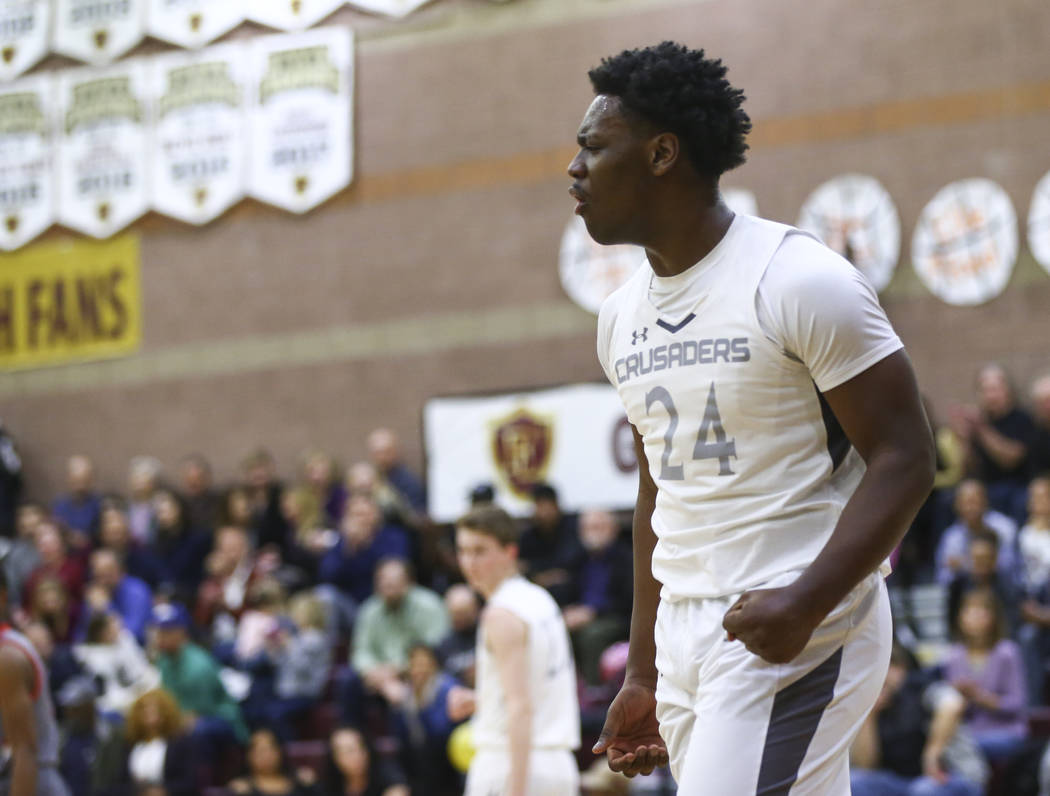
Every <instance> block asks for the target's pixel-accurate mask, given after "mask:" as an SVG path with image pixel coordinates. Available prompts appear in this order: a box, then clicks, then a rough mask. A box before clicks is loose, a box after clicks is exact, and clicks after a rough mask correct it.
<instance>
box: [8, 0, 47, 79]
mask: <svg viewBox="0 0 1050 796" xmlns="http://www.w3.org/2000/svg"><path fill="white" fill-rule="evenodd" d="M50 24H51V2H50V0H0V82H7V81H8V80H13V79H14V78H16V77H18V75H20V74H22V73H23V72H24V71H26V70H27V69H28V68H29V67H31V66H32V65H33V64H35V63H36V62H37V61H39V60H40V59H41V58H43V57H44V54H45V53H46V52H47V44H48V34H49V29H48V28H49V26H50Z"/></svg>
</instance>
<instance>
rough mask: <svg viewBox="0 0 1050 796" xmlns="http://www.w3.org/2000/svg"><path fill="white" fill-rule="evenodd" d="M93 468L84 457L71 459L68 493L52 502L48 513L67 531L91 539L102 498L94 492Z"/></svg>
mask: <svg viewBox="0 0 1050 796" xmlns="http://www.w3.org/2000/svg"><path fill="white" fill-rule="evenodd" d="M94 481H95V466H94V465H93V464H92V463H91V459H89V458H88V457H87V456H82V455H77V456H70V457H69V460H68V461H67V462H66V484H67V486H68V487H69V492H67V493H66V494H65V495H62V496H61V497H59V498H58V499H57V500H55V502H54V505H52V507H51V513H52V514H53V515H54V517H55V519H56V520H58V521H59V522H60V523H62V524H63V525H65V526H66V527H67V528H69V529H71V530H73V531H75V532H77V533H79V534H81V535H82V536H84V537H86V538H89V539H93V538H95V535H96V533H97V532H98V522H99V517H100V515H101V512H102V497H101V496H100V495H99V494H98V493H97V492H96V491H95V485H94Z"/></svg>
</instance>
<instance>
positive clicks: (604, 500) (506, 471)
mask: <svg viewBox="0 0 1050 796" xmlns="http://www.w3.org/2000/svg"><path fill="white" fill-rule="evenodd" d="M423 439H424V445H425V448H426V457H427V500H428V506H427V508H428V513H429V514H430V516H431V517H433V518H434V519H435V520H437V521H438V522H451V521H454V520H455V519H456V518H457V517H459V516H461V515H462V514H463V513H464V512H466V510H467V509H468V508H469V496H470V492H471V490H473V489H474V488H475V487H476V486H479V485H480V484H491V485H492V486H493V487H494V489H495V492H496V502H497V503H499V504H500V505H501V506H503V507H504V508H505V509H507V510H508V511H509V512H511V513H512V514H516V515H526V514H528V513H529V512H530V511H531V508H532V500H531V493H532V488H533V487H534V486H535V485H536V484H538V483H548V484H551V485H552V486H553V487H554V488H555V489H557V490H558V497H559V502H560V504H561V506H562V507H563V508H564V509H566V510H568V511H579V510H580V509H585V508H608V509H623V508H630V507H631V506H633V505H634V498H635V496H636V493H637V488H638V462H637V460H636V459H635V455H634V437H633V435H632V433H631V426H630V424H629V423H628V422H627V417H626V416H625V415H624V411H623V404H621V403H620V399H619V396H618V395H617V394H616V390H614V389H613V388H612V387H611V386H610V385H608V384H574V385H569V386H566V387H558V388H555V389H550V390H534V391H529V392H521V393H510V394H506V395H486V396H482V397H479V396H464V397H453V398H434V399H431V400H430V401H428V402H427V404H426V406H425V407H424V409H423Z"/></svg>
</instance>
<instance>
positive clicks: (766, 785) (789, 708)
mask: <svg viewBox="0 0 1050 796" xmlns="http://www.w3.org/2000/svg"><path fill="white" fill-rule="evenodd" d="M841 668H842V647H839V648H838V649H837V650H836V651H835V653H834V654H833V655H832V656H831V657H830V658H828V659H827V660H826V661H824V662H823V663H822V664H820V665H819V666H818V667H817V668H815V669H814V670H813V671H811V672H810V673H809V674H807V675H805V676H804V677H803V678H801V679H800V680H796V681H795V682H794V683H792V684H791V685H789V686H788V687H787V688H784V689H783V690H781V691H778V692H777V695H776V696H775V697H774V698H773V710H772V712H771V713H770V715H769V728H768V729H767V730H766V744H765V747H764V748H763V750H762V765H761V766H760V767H759V771H758V787H757V788H756V790H755V796H787V793H788V791H789V790H791V786H792V785H794V784H795V780H796V779H797V778H798V770H799V768H800V767H801V766H802V759H803V758H804V757H805V756H806V750H807V749H809V743H810V741H812V740H813V735H814V734H815V733H816V731H817V725H818V724H819V723H820V717H821V716H823V715H824V709H825V708H826V707H827V706H828V704H829V703H830V702H831V698H832V696H834V694H835V682H836V681H837V680H838V679H839V670H840V669H841Z"/></svg>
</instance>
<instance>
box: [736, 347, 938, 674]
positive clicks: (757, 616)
mask: <svg viewBox="0 0 1050 796" xmlns="http://www.w3.org/2000/svg"><path fill="white" fill-rule="evenodd" d="M824 397H825V399H826V400H827V402H828V404H829V406H830V407H831V409H832V411H833V412H834V413H835V417H836V418H837V419H838V421H839V423H840V424H841V426H842V428H843V430H844V431H845V432H846V436H847V437H848V438H849V441H850V442H851V443H852V444H853V446H854V447H855V448H856V449H857V452H858V453H859V454H860V455H861V457H862V458H863V459H864V462H865V464H866V465H867V471H866V472H865V474H864V477H863V478H862V479H861V482H860V484H859V485H858V487H857V490H856V492H854V493H853V496H852V497H851V498H850V500H849V502H848V503H847V504H846V506H845V508H844V509H843V511H842V515H841V517H840V518H839V521H838V524H837V525H836V526H835V530H834V533H833V534H832V536H831V538H830V539H829V540H828V543H827V544H826V545H825V546H824V549H823V550H822V551H821V553H820V554H819V555H818V556H817V558H816V559H815V560H814V561H813V563H812V564H810V566H809V567H807V568H806V570H805V571H804V572H803V573H802V575H801V576H800V577H799V578H798V580H796V581H795V582H794V583H792V584H791V585H789V586H786V587H784V588H780V589H764V590H755V591H750V592H746V593H745V594H743V595H742V596H741V597H740V599H739V600H738V601H737V602H736V603H735V604H734V605H733V606H732V607H731V608H730V609H729V611H728V612H727V613H726V616H725V620H724V623H723V625H724V627H725V629H726V631H728V633H729V634H730V637H731V638H737V639H739V640H740V641H742V642H743V643H744V644H745V645H746V646H747V648H748V649H749V650H751V651H752V652H754V653H755V654H756V655H759V656H761V657H762V658H763V659H765V660H767V661H769V662H770V663H785V662H787V661H790V660H793V659H794V658H795V657H796V656H797V655H798V654H799V653H800V652H801V651H802V650H803V648H804V647H805V646H806V643H807V642H808V641H809V638H810V636H811V635H812V633H813V631H814V629H815V628H816V627H817V625H819V624H820V622H821V621H822V620H823V619H824V617H826V616H827V615H828V613H830V611H831V610H832V609H833V608H834V607H835V606H836V605H837V604H838V603H839V602H840V601H841V600H842V599H843V598H844V597H845V596H846V595H847V594H848V593H849V592H850V591H851V590H852V589H853V588H854V586H856V585H857V584H858V583H859V582H860V581H861V580H863V579H864V578H865V577H866V576H867V575H869V574H870V573H872V572H874V571H875V570H876V569H877V568H878V567H879V565H880V564H881V563H882V562H883V561H884V560H885V559H886V557H887V556H888V555H889V554H890V553H891V552H892V551H893V549H894V547H896V545H897V544H898V543H899V542H900V540H901V538H902V537H903V536H904V533H905V531H907V529H908V525H909V523H910V522H911V520H912V519H913V517H914V516H915V513H916V512H917V511H918V509H919V506H920V505H921V504H922V501H923V500H925V498H926V496H927V495H928V494H929V492H930V488H931V487H932V485H933V475H934V469H935V454H934V447H933V438H932V435H931V433H930V427H929V422H928V421H927V419H926V415H925V412H924V411H923V409H922V404H921V403H920V400H919V391H918V387H917V385H916V382H915V374H914V372H913V371H912V367H911V362H910V360H909V359H908V356H907V355H906V354H905V353H904V352H903V351H897V352H896V353H894V354H891V355H890V356H888V357H886V358H885V359H883V360H882V361H880V362H878V363H877V364H875V365H873V366H872V367H870V368H868V369H867V370H865V371H864V372H863V373H861V374H859V375H857V376H855V377H854V378H852V379H850V380H849V381H847V382H846V383H844V384H842V385H840V386H838V387H836V388H834V389H832V390H829V391H828V392H826V393H825V394H824Z"/></svg>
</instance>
